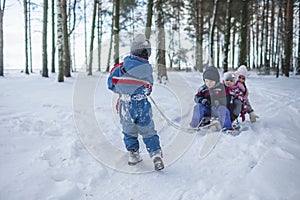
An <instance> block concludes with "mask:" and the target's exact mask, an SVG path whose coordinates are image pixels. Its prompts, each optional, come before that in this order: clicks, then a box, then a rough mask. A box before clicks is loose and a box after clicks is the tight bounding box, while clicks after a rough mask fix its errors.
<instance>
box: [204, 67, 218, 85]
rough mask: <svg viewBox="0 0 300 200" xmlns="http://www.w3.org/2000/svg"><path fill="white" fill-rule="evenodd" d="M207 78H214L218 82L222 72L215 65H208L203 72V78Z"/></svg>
mask: <svg viewBox="0 0 300 200" xmlns="http://www.w3.org/2000/svg"><path fill="white" fill-rule="evenodd" d="M205 79H209V80H213V81H216V82H217V83H218V82H220V74H219V71H218V69H217V68H216V67H214V66H209V67H207V68H206V69H205V71H204V72H203V80H205Z"/></svg>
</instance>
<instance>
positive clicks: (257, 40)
mask: <svg viewBox="0 0 300 200" xmlns="http://www.w3.org/2000/svg"><path fill="white" fill-rule="evenodd" d="M256 8H257V9H256V11H257V13H256V42H255V43H256V45H255V47H256V51H255V55H256V62H255V66H256V67H258V66H259V64H258V63H259V62H258V58H259V57H258V56H259V0H257V1H256Z"/></svg>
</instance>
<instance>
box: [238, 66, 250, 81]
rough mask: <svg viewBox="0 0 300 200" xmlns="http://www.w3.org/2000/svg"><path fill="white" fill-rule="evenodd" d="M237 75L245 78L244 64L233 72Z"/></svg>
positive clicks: (245, 69) (245, 68) (246, 72)
mask: <svg viewBox="0 0 300 200" xmlns="http://www.w3.org/2000/svg"><path fill="white" fill-rule="evenodd" d="M235 74H236V75H237V76H244V77H245V78H246V77H247V76H248V70H247V67H246V66H245V65H241V66H240V67H239V68H238V69H237V71H236V72H235Z"/></svg>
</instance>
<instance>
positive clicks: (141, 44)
mask: <svg viewBox="0 0 300 200" xmlns="http://www.w3.org/2000/svg"><path fill="white" fill-rule="evenodd" d="M130 53H131V54H132V55H135V56H139V57H142V58H145V59H148V58H149V57H150V55H151V44H150V42H149V40H147V39H146V36H145V35H144V34H137V35H136V36H135V37H134V40H133V42H132V44H131V47H130Z"/></svg>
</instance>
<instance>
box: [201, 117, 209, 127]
mask: <svg viewBox="0 0 300 200" xmlns="http://www.w3.org/2000/svg"><path fill="white" fill-rule="evenodd" d="M208 124H210V117H203V118H202V120H201V121H200V124H199V127H204V126H206V125H208Z"/></svg>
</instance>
